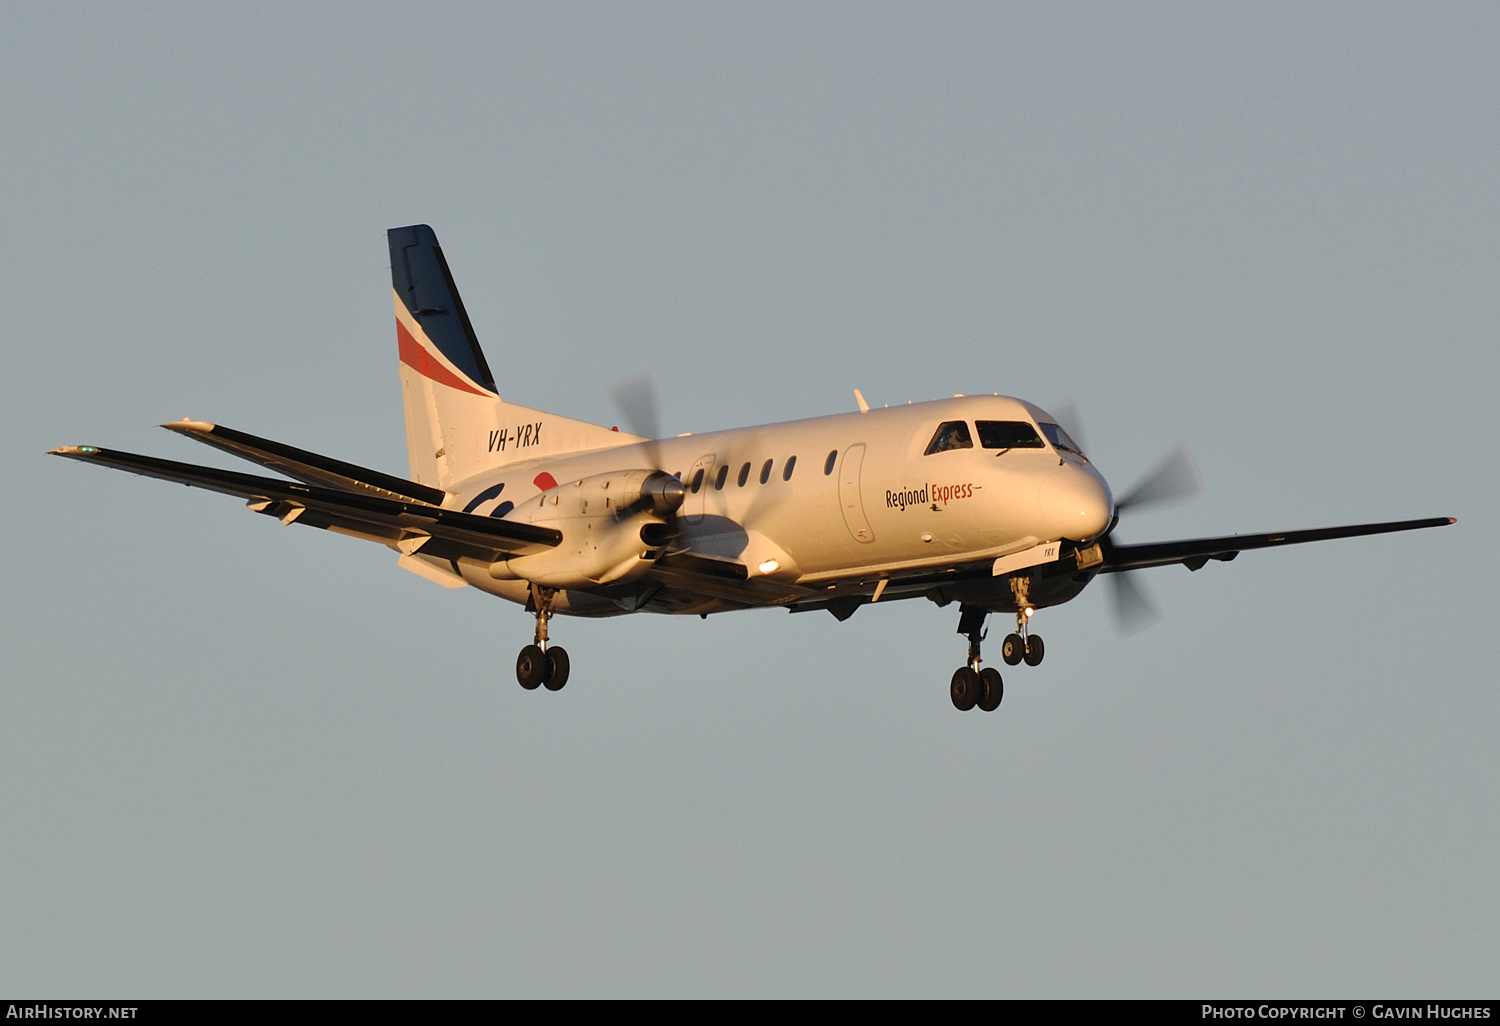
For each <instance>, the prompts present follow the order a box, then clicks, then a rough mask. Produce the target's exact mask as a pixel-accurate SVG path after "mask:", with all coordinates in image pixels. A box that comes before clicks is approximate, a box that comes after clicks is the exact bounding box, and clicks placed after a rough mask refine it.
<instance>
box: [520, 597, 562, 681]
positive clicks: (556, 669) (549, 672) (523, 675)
mask: <svg viewBox="0 0 1500 1026" xmlns="http://www.w3.org/2000/svg"><path fill="white" fill-rule="evenodd" d="M554 594H556V592H554V591H553V590H552V589H551V588H541V587H538V586H537V585H535V584H533V585H532V586H531V600H530V601H529V602H527V603H526V608H527V609H528V610H530V611H531V612H534V613H535V614H536V636H535V638H534V639H533V641H532V643H531V644H530V645H527V646H526V647H525V648H523V649H521V654H520V655H518V656H517V657H516V682H517V683H518V684H520V685H521V687H523V688H525V689H526V690H527V691H535V690H536V689H537V688H539V687H545V688H546V689H547V690H548V691H561V690H562V689H563V685H564V684H566V683H568V671H569V669H570V667H569V664H568V652H567V649H565V648H563V647H562V646H561V645H553V646H551V647H548V645H547V621H548V620H550V619H552V596H553V595H554Z"/></svg>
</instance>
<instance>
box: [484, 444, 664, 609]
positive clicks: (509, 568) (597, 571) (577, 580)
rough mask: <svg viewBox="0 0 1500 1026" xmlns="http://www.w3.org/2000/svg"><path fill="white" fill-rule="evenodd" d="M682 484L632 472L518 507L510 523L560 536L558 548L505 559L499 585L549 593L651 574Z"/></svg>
mask: <svg viewBox="0 0 1500 1026" xmlns="http://www.w3.org/2000/svg"><path fill="white" fill-rule="evenodd" d="M686 494H687V493H686V489H684V488H683V486H682V482H681V481H679V480H677V479H676V478H675V477H672V476H671V475H670V474H664V473H662V472H661V471H660V470H626V471H616V472H615V473H611V474H599V475H596V476H594V477H588V478H584V479H583V480H581V481H570V482H567V483H565V484H560V485H558V486H557V487H556V488H553V489H550V490H548V491H545V492H543V493H542V494H541V495H538V496H537V497H536V498H534V499H532V500H531V501H530V502H525V503H522V504H521V505H520V506H517V507H516V508H515V509H514V510H513V511H512V512H511V513H510V515H509V516H507V517H506V519H507V520H515V521H520V522H522V523H527V524H536V525H537V526H539V527H551V528H554V529H555V530H558V531H561V532H562V536H563V540H562V542H561V544H559V545H558V546H557V547H556V548H552V549H548V550H547V551H546V552H538V553H536V554H534V555H530V556H515V557H513V558H511V559H503V560H499V561H497V562H495V563H493V564H491V566H490V576H491V577H494V578H496V579H498V580H506V579H511V578H515V579H520V580H525V581H531V582H532V583H534V584H540V585H544V586H546V587H549V588H587V587H590V586H598V585H602V584H613V583H615V582H617V581H629V580H632V579H634V578H636V577H639V576H641V575H642V574H644V573H645V572H646V571H647V570H649V569H650V568H651V564H652V563H654V562H656V560H657V558H658V557H659V556H660V555H661V554H662V551H663V550H664V549H665V547H666V543H667V540H668V539H669V538H670V536H671V533H672V530H671V528H670V527H669V526H668V524H667V521H666V518H667V517H669V516H671V515H672V514H673V513H675V512H676V511H677V509H678V507H680V506H681V505H682V500H683V498H684V496H685V495H686Z"/></svg>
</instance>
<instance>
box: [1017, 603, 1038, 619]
mask: <svg viewBox="0 0 1500 1026" xmlns="http://www.w3.org/2000/svg"><path fill="white" fill-rule="evenodd" d="M1035 612H1036V610H1035V609H1032V608H1031V607H1030V606H1027V607H1026V608H1025V609H1023V610H1021V615H1022V616H1024V617H1026V619H1028V620H1030V619H1031V614H1033V613H1035Z"/></svg>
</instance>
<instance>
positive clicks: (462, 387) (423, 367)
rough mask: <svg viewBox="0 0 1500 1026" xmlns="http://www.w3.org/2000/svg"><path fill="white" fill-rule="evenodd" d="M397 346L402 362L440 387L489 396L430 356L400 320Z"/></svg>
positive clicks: (397, 328)
mask: <svg viewBox="0 0 1500 1026" xmlns="http://www.w3.org/2000/svg"><path fill="white" fill-rule="evenodd" d="M396 346H397V348H398V349H400V351H401V362H402V363H404V364H406V365H407V366H408V367H410V368H411V369H412V370H414V371H416V372H417V373H418V374H420V375H422V376H423V377H424V378H431V379H432V380H433V381H436V382H437V383H438V384H440V385H447V386H448V387H449V388H456V389H458V390H459V391H460V392H468V393H470V394H471V395H482V396H488V395H489V393H488V392H481V391H480V390H479V389H477V388H475V387H474V386H473V385H471V384H469V383H468V382H467V381H465V380H464V379H463V378H460V377H459V376H458V375H457V374H454V373H453V372H452V371H450V370H449V369H448V368H447V367H444V366H443V365H442V364H440V363H438V362H437V361H436V360H434V359H433V358H432V357H431V356H429V355H428V353H427V350H425V349H423V348H422V343H420V342H418V341H417V340H416V339H414V338H412V337H411V332H409V331H407V330H406V325H404V324H402V323H401V320H400V319H399V318H397V320H396Z"/></svg>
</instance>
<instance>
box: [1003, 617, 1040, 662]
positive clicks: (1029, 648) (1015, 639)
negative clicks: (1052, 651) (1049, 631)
mask: <svg viewBox="0 0 1500 1026" xmlns="http://www.w3.org/2000/svg"><path fill="white" fill-rule="evenodd" d="M1035 612H1036V610H1035V609H1033V608H1031V607H1030V606H1024V607H1022V609H1021V611H1020V612H1018V613H1016V632H1015V633H1014V634H1007V635H1006V636H1005V640H1004V641H1002V642H1001V643H1000V658H1001V659H1004V660H1005V662H1006V664H1007V665H1010V666H1015V665H1017V664H1018V663H1020V662H1021V660H1023V659H1024V660H1026V665H1027V666H1040V665H1041V662H1042V656H1043V655H1044V654H1046V651H1047V649H1046V646H1045V645H1043V644H1042V637H1041V635H1040V634H1032V633H1030V632H1029V631H1028V630H1027V629H1026V624H1027V622H1028V621H1029V620H1030V619H1031V615H1032V614H1033V613H1035Z"/></svg>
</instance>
